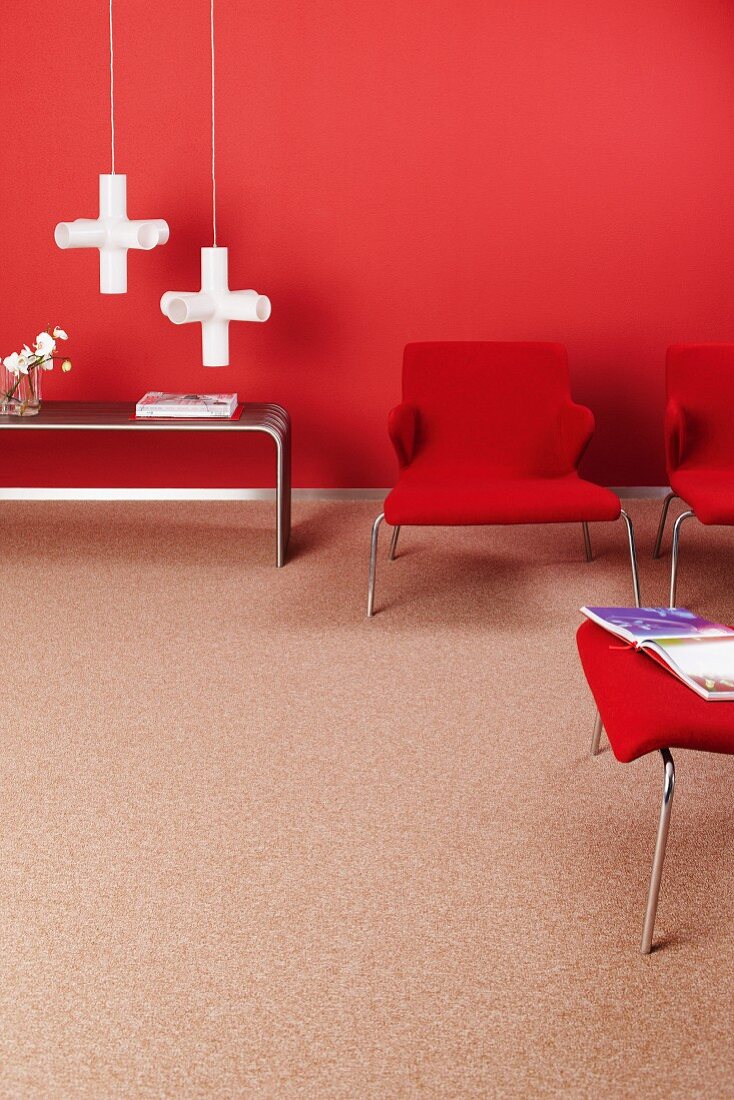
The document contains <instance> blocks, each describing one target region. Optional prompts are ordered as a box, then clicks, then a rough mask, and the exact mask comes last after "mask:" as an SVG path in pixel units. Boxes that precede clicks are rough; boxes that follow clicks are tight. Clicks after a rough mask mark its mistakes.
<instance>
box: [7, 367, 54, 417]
mask: <svg viewBox="0 0 734 1100" xmlns="http://www.w3.org/2000/svg"><path fill="white" fill-rule="evenodd" d="M0 370H2V393H0V415H1V416H37V415H38V412H39V411H40V408H41V378H42V377H43V371H42V370H41V369H40V367H35V368H32V369H31V370H29V371H28V374H13V373H12V372H11V371H9V370H6V369H5V367H0Z"/></svg>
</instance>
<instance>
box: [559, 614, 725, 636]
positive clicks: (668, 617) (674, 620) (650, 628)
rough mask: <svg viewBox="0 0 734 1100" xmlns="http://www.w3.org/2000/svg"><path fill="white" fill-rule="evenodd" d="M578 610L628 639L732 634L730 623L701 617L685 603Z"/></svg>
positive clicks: (598, 623)
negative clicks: (723, 624)
mask: <svg viewBox="0 0 734 1100" xmlns="http://www.w3.org/2000/svg"><path fill="white" fill-rule="evenodd" d="M581 610H582V612H583V613H584V615H586V617H587V618H588V619H591V620H592V621H593V622H595V623H596V624H597V625H598V626H603V627H604V629H605V630H609V631H611V633H612V634H616V635H617V637H618V638H624V639H625V640H626V641H628V642H635V641H645V640H647V639H659V638H702V637H728V636H729V635H733V634H734V629H732V627H730V626H722V625H721V623H712V622H710V621H709V620H708V619H702V618H701V617H700V616H699V615H695V614H694V613H693V612H692V611H688V610H687V609H686V608H685V607H582V608H581Z"/></svg>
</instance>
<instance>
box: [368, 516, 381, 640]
mask: <svg viewBox="0 0 734 1100" xmlns="http://www.w3.org/2000/svg"><path fill="white" fill-rule="evenodd" d="M384 518H385V513H384V512H380V514H379V516H378V517H377V519H376V520H375V522H374V523H373V524H372V541H371V543H370V580H369V586H368V588H367V618H368V619H371V618H372V616H373V615H374V613H375V574H376V572H377V540H378V537H379V534H380V524H381V523H382V521H383V519H384Z"/></svg>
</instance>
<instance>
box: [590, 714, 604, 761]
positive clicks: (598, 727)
mask: <svg viewBox="0 0 734 1100" xmlns="http://www.w3.org/2000/svg"><path fill="white" fill-rule="evenodd" d="M603 729H604V726H603V725H602V721H601V714H600V713H599V711H597V712H596V718H595V719H594V732H593V733H592V735H591V755H592V756H596V754H597V753H598V752H599V741H600V740H601V731H602V730H603Z"/></svg>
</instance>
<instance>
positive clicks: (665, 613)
mask: <svg viewBox="0 0 734 1100" xmlns="http://www.w3.org/2000/svg"><path fill="white" fill-rule="evenodd" d="M581 610H582V612H583V613H584V615H586V617H587V618H588V619H590V620H591V621H592V622H594V623H596V624H597V625H598V626H601V627H603V628H604V630H607V631H609V633H610V634H613V635H614V637H615V638H619V639H620V640H622V641H626V642H628V643H629V644H630V646H633V647H634V648H635V649H639V650H642V652H643V653H647V655H648V656H649V657H652V658H653V660H655V661H657V663H658V664H661V665H663V666H664V667H665V668H666V669H667V670H668V671H669V672H671V673H672V674H673V675H674V676H676V677H677V678H678V679H679V680H681V681H682V682H683V683H684V684H686V686H687V687H689V688H691V690H692V691H695V692H696V694H697V695H700V696H701V698H702V699H706V700H707V701H708V702H730V701H734V629H732V627H730V626H722V624H721V623H712V622H710V621H709V620H708V619H702V618H700V616H698V615H694V613H693V612H692V611H688V610H687V609H686V608H684V607H582V608H581Z"/></svg>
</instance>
